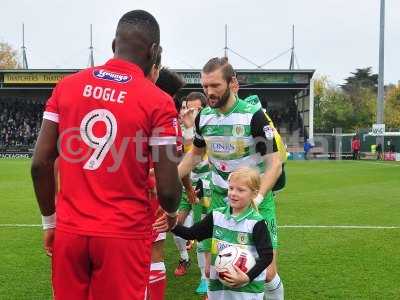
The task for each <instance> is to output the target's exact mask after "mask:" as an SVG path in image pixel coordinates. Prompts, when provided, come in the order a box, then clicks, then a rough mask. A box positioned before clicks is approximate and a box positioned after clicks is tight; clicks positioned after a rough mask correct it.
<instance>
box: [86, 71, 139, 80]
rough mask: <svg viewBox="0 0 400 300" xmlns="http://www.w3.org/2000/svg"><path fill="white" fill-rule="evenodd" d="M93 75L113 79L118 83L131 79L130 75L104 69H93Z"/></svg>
mask: <svg viewBox="0 0 400 300" xmlns="http://www.w3.org/2000/svg"><path fill="white" fill-rule="evenodd" d="M93 76H94V77H96V78H99V79H103V80H108V81H114V82H118V83H127V82H128V81H129V80H131V79H132V76H131V75H128V74H121V73H116V72H110V71H107V70H104V69H99V70H94V71H93Z"/></svg>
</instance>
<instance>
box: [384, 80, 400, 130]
mask: <svg viewBox="0 0 400 300" xmlns="http://www.w3.org/2000/svg"><path fill="white" fill-rule="evenodd" d="M385 123H386V127H387V128H393V129H396V130H399V129H400V84H398V85H397V86H396V85H391V86H389V87H388V89H387V92H386V96H385Z"/></svg>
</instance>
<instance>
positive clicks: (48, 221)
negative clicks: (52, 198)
mask: <svg viewBox="0 0 400 300" xmlns="http://www.w3.org/2000/svg"><path fill="white" fill-rule="evenodd" d="M42 226H43V229H44V230H46V229H50V228H55V227H56V213H54V214H52V215H50V216H42Z"/></svg>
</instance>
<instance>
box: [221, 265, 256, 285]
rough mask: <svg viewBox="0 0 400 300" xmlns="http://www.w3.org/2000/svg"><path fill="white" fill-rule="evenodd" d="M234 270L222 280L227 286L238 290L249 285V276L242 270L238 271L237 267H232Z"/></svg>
mask: <svg viewBox="0 0 400 300" xmlns="http://www.w3.org/2000/svg"><path fill="white" fill-rule="evenodd" d="M233 267H234V268H235V270H234V271H232V272H227V274H226V275H225V278H224V280H225V281H226V282H227V283H228V284H229V286H230V287H232V288H239V287H242V286H244V285H246V284H247V283H249V281H250V279H249V276H247V274H246V273H245V272H243V271H242V270H240V269H239V268H238V267H237V266H233Z"/></svg>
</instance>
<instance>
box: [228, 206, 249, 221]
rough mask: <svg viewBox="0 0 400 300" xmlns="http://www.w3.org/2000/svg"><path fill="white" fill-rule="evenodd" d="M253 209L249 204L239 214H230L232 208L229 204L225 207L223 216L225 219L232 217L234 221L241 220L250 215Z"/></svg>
mask: <svg viewBox="0 0 400 300" xmlns="http://www.w3.org/2000/svg"><path fill="white" fill-rule="evenodd" d="M253 211H254V209H253V208H252V207H251V205H249V207H248V208H247V209H246V210H245V211H243V212H242V213H241V214H239V215H237V216H233V215H232V208H231V207H230V206H228V207H227V208H226V209H225V217H226V219H228V220H229V219H233V220H235V221H236V222H241V221H243V220H244V219H246V218H247V217H248V216H249V215H251V214H252V213H253Z"/></svg>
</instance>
